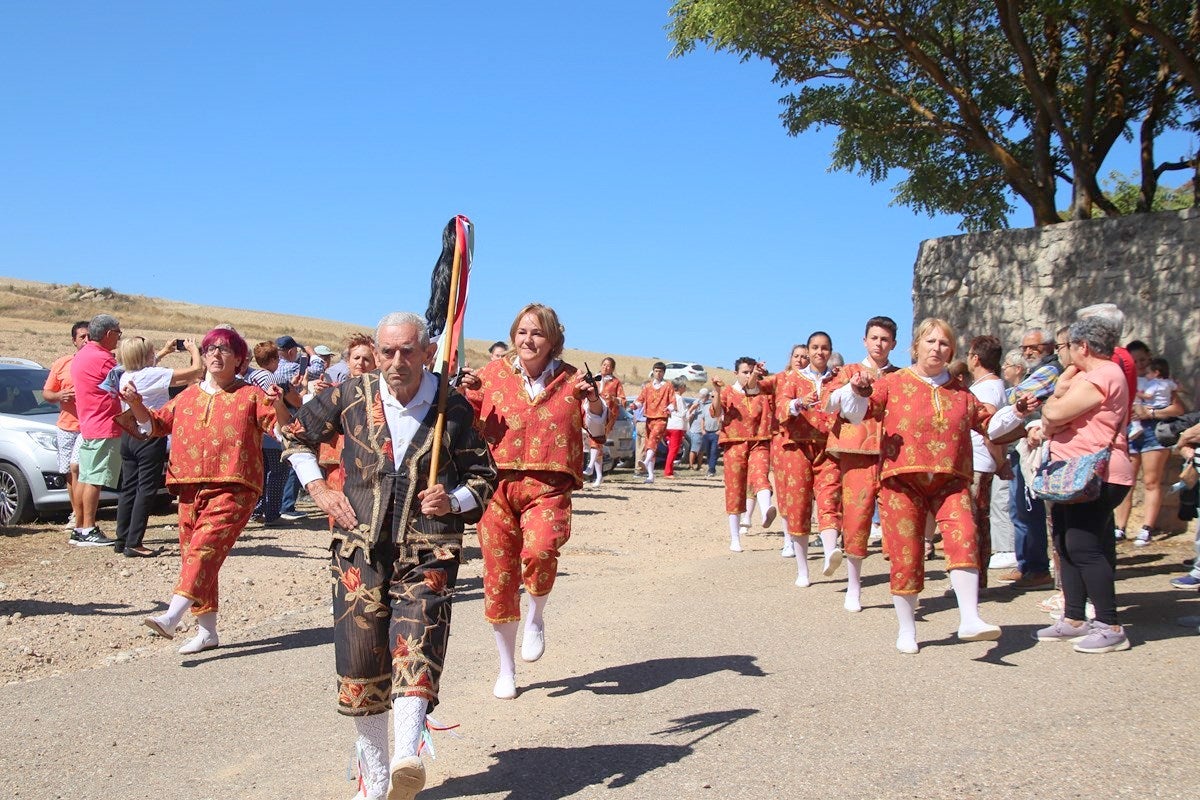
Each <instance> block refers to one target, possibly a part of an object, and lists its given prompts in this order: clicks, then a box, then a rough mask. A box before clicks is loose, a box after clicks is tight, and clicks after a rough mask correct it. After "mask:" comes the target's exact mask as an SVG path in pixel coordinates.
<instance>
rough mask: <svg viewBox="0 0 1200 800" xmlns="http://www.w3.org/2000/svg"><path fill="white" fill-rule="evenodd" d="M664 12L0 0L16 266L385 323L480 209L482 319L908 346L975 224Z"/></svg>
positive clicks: (123, 286)
mask: <svg viewBox="0 0 1200 800" xmlns="http://www.w3.org/2000/svg"><path fill="white" fill-rule="evenodd" d="M668 7H669V2H668V1H667V0H660V1H659V2H655V0H612V2H609V3H563V2H553V3H552V2H527V3H493V2H460V3H455V4H453V5H448V4H444V3H415V2H413V3H407V2H406V3H399V2H387V3H384V2H359V3H352V4H334V3H311V2H255V3H241V2H228V1H225V2H203V3H164V2H158V1H157V0H155V2H113V3H95V2H86V3H84V2H74V3H72V2H54V3H9V4H6V5H5V6H4V9H3V11H0V25H2V27H3V30H4V37H3V38H4V41H5V45H4V48H3V50H2V51H0V68H2V70H3V72H2V74H3V81H2V82H0V104H2V107H3V114H4V119H5V122H4V124H3V125H2V126H0V165H2V166H0V274H2V275H8V276H13V277H19V278H27V279H33V280H45V281H53V282H59V283H70V282H74V281H79V282H81V283H85V284H91V285H96V286H111V287H113V288H114V289H117V290H118V291H122V292H130V293H139V294H147V295H153V296H161V297H169V298H173V299H179V300H187V301H192V302H196V303H203V304H220V305H232V306H236V307H243V308H252V309H261V310H268V311H279V312H286V313H294V314H302V315H306V316H316V317H323V318H327V319H334V320H342V321H346V322H350V323H355V324H360V325H364V326H371V325H373V324H374V322H375V321H376V320H377V319H378V318H379V317H380V316H381V315H382V314H383V313H385V312H387V311H391V310H397V309H404V310H416V311H423V310H424V308H425V305H426V303H427V301H428V296H429V289H428V282H429V275H430V272H431V269H432V266H433V263H434V261H435V260H436V258H437V255H438V252H439V250H440V235H441V229H442V227H443V225H444V224H445V223H446V221H447V220H448V219H449V218H450V217H452V216H453V215H454V214H456V213H464V214H467V215H468V216H470V217H471V218H472V220H473V221H474V222H475V224H476V226H477V239H476V253H475V258H476V264H475V272H474V273H473V277H472V283H471V299H470V307H469V314H468V318H467V335H468V336H469V337H471V338H478V339H494V338H502V337H503V336H504V335H505V334H506V333H507V330H508V325H509V323H510V321H511V319H512V316H513V314H514V313H515V311H516V310H517V309H518V308H519V307H520V306H521V305H522V304H524V303H525V302H528V301H531V300H537V301H541V302H545V303H549V304H550V305H553V306H555V307H556V308H557V309H558V311H559V314H560V316H561V317H562V319H563V321H564V324H565V325H566V327H567V343H568V345H569V346H575V347H582V348H586V349H589V350H598V351H605V352H611V353H618V354H622V353H623V354H637V355H646V356H658V357H661V358H665V359H670V360H675V359H678V360H698V361H702V362H704V363H707V364H718V365H722V366H731V363H732V361H733V359H734V358H735V357H737V356H739V355H743V354H746V355H754V356H757V357H759V358H762V359H765V360H766V361H767V363H768V366H770V367H773V368H779V367H781V366H782V365H783V361H784V358H785V356H786V353H787V351H788V349H789V347H790V345H791V344H792V343H793V342H794V341H798V340H802V339H803V338H804V337H805V336H806V335H807V334H808V333H809V332H810V331H812V330H814V329H817V328H824V329H826V330H828V331H830V332H831V333H832V334H833V339H834V345H835V348H837V349H839V350H842V351H843V352H845V354H846V355H847V357H848V358H853V359H857V358H859V357H861V345H860V343H859V340H860V339H861V336H862V332H861V326H862V322H863V321H864V320H865V319H866V318H867V317H869V316H871V315H872V314H888V315H891V316H893V317H895V318H896V319H897V321H898V322H900V325H901V340H902V342H903V341H906V340H907V335H908V331H909V328H910V324H911V315H912V303H911V289H912V265H913V261H914V259H915V257H916V253H917V246H918V244H919V242H920V241H921V240H922V239H926V238H930V237H936V236H943V235H948V234H954V233H957V232H958V231H957V223H958V221H957V219H954V218H934V219H930V218H927V217H925V216H918V215H914V214H913V212H912V211H911V210H909V209H907V208H902V207H891V206H890V205H889V202H890V200H891V194H890V190H889V188H888V187H887V186H886V185H878V186H872V185H871V184H870V183H869V182H868V181H866V180H865V179H862V178H857V177H855V176H853V175H848V174H845V173H829V172H827V165H828V160H829V159H828V154H829V151H830V148H831V143H832V139H833V132H832V131H828V130H826V131H822V132H819V133H812V134H807V135H805V136H803V137H801V138H799V139H794V138H790V137H788V136H787V135H786V134H785V132H784V130H783V128H782V126H781V124H780V121H779V119H778V114H779V111H780V106H779V105H778V98H779V97H780V95H781V94H782V90H781V89H780V88H779V87H777V86H775V85H773V84H772V83H771V82H770V77H771V71H770V69H769V67H767V66H765V65H763V64H739V63H738V61H737V59H736V58H734V57H732V56H729V55H713V54H710V53H707V52H697V53H695V54H693V55H691V56H688V57H686V58H683V59H671V58H669V57H668V55H669V51H670V44H669V42H668V40H667V36H666V33H665V30H664V26H665V25H666V23H667V9H668ZM1112 166H1113V167H1114V168H1119V169H1122V170H1123V171H1131V170H1132V169H1133V168H1134V167H1133V165H1132V163H1125V164H1121V163H1117V162H1115V161H1114V162H1113V164H1112ZM1014 224H1016V225H1026V224H1029V219H1028V215H1027V214H1025V213H1024V212H1022V214H1021V215H1019V216H1018V217H1017V218H1015V219H1014Z"/></svg>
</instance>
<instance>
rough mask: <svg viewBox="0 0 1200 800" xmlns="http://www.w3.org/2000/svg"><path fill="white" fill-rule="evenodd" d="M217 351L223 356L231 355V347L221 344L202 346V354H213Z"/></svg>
mask: <svg viewBox="0 0 1200 800" xmlns="http://www.w3.org/2000/svg"><path fill="white" fill-rule="evenodd" d="M217 353H220V354H221V355H223V356H231V355H233V349H232V348H230V347H226V346H225V345H223V344H210V345H209V346H208V347H206V348H204V355H206V356H214V355H216V354H217Z"/></svg>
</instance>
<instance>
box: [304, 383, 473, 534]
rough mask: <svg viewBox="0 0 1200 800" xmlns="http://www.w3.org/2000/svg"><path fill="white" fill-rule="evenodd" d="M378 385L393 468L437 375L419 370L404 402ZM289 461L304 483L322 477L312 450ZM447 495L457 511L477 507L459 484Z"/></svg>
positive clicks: (427, 402)
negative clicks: (412, 391) (410, 395)
mask: <svg viewBox="0 0 1200 800" xmlns="http://www.w3.org/2000/svg"><path fill="white" fill-rule="evenodd" d="M379 387H380V392H379V397H380V400H382V401H383V418H384V421H385V422H386V423H387V426H388V437H389V438H390V439H391V440H392V459H393V463H394V465H395V466H396V468H399V467H400V464H401V462H403V461H404V454H405V453H406V452H407V451H408V446H409V444H411V443H412V440H413V437H414V436H416V435H417V433H418V431H420V429H421V420H422V419H424V418H425V415H426V414H428V413H429V410H430V408H431V407H432V406H433V398H434V396H435V395H436V394H437V378H435V377H434V376H433V373H432V372H429V371H425V372H422V373H421V385H420V386H418V387H417V393H416V394H415V395H413V398H412V400H409V401H408V404H407V405H405V404H404V403H401V402H400V401H399V400H397V399H396V397H395V395H393V394H392V388H391V387H390V386H388V384H387V381H384V380H380V382H379ZM288 461H289V463H290V464H291V465H292V469H293V470H295V471H296V477H297V478H299V479H300V483H301V484H302V485H304V486H307V485H308V484H309V483H311V482H312V481H315V480H319V479H321V478H323V477H325V475H324V473H322V472H321V467H320V465H319V464H318V463H317V457H316V456H315V455H313V454H312V453H293V454H292V455H291V456H290V457H289V459H288ZM450 494H451V495H453V496H454V497H455V498H456V499H457V500H458V508H459V512H460V513H461V512H466V511H470V510H472V509H473V508H475V507H476V503H475V495H473V494H471V492H470V490H468V489H467V487H465V486H459V487H457V488H455V489H454V491H452V492H450Z"/></svg>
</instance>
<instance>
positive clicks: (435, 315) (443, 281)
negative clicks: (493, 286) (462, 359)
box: [425, 218, 458, 339]
mask: <svg viewBox="0 0 1200 800" xmlns="http://www.w3.org/2000/svg"><path fill="white" fill-rule="evenodd" d="M457 229H458V219H457V218H454V219H451V220H450V221H449V222H447V223H446V227H445V228H444V229H443V230H442V254H441V255H440V256H438V260H437V263H436V264H434V266H433V275H432V277H431V278H430V281H429V284H430V285H429V307H428V308H427V309H425V323H426V324H427V325H428V326H429V338H430V339H436V338H437V337H438V336H441V335H442V332H443V331H444V330H446V313H447V309H448V307H449V305H450V278H451V274H452V273H453V271H454V243H455V241H456V240H457V238H458V237H457Z"/></svg>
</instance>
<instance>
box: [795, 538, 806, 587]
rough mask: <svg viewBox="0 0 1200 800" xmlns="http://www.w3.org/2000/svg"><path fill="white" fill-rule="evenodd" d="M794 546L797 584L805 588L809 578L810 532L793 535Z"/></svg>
mask: <svg viewBox="0 0 1200 800" xmlns="http://www.w3.org/2000/svg"><path fill="white" fill-rule="evenodd" d="M792 547H793V549H795V551H796V585H797V586H799V587H800V588H804V587H806V586H808V585H809V580H808V534H807V533H805V534H801V535H800V536H792Z"/></svg>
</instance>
